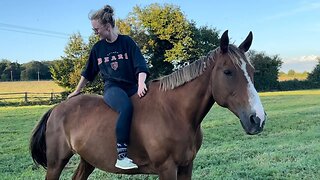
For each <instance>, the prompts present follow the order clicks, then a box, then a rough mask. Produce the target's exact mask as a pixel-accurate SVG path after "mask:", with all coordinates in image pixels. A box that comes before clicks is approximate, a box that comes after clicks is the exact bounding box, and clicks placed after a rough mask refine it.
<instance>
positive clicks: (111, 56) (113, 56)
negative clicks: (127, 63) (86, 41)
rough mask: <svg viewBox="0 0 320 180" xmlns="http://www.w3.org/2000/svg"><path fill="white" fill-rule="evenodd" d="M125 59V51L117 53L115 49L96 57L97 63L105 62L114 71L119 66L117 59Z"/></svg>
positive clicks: (126, 55) (126, 57)
mask: <svg viewBox="0 0 320 180" xmlns="http://www.w3.org/2000/svg"><path fill="white" fill-rule="evenodd" d="M127 59H128V54H127V53H119V52H117V51H114V52H110V53H108V54H107V56H106V57H103V58H98V59H97V61H98V65H100V64H102V63H106V64H107V65H110V67H111V68H112V69H113V70H115V71H116V70H117V69H118V67H119V63H118V61H122V60H127Z"/></svg>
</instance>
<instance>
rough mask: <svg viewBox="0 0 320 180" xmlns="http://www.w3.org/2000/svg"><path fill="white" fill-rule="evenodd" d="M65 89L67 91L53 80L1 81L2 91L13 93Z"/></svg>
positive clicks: (61, 90) (48, 91) (49, 91)
mask: <svg viewBox="0 0 320 180" xmlns="http://www.w3.org/2000/svg"><path fill="white" fill-rule="evenodd" d="M63 91H65V89H64V88H62V87H60V86H58V85H57V84H56V83H55V82H53V81H16V82H0V93H11V92H34V93H51V92H63Z"/></svg>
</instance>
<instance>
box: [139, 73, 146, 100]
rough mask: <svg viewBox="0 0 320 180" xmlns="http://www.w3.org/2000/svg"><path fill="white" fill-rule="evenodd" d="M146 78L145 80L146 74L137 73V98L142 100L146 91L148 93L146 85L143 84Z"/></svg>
mask: <svg viewBox="0 0 320 180" xmlns="http://www.w3.org/2000/svg"><path fill="white" fill-rule="evenodd" d="M146 78H147V74H146V73H144V72H141V73H139V76H138V92H137V94H138V96H139V97H140V98H142V97H143V96H144V95H146V93H147V91H148V88H147V85H146V83H145V81H146Z"/></svg>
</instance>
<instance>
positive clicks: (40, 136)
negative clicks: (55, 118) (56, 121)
mask: <svg viewBox="0 0 320 180" xmlns="http://www.w3.org/2000/svg"><path fill="white" fill-rule="evenodd" d="M53 109H54V107H53V108H51V109H49V110H48V111H47V112H46V113H45V114H44V115H43V116H42V118H41V120H40V122H39V123H38V125H37V126H36V127H35V128H34V130H33V132H32V136H31V139H30V153H31V157H32V159H33V162H34V163H35V164H37V165H41V166H43V167H44V168H45V169H46V168H47V156H46V151H47V144H46V129H47V121H48V118H49V116H50V114H51V112H52V110H53Z"/></svg>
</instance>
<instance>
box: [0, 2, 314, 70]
mask: <svg viewBox="0 0 320 180" xmlns="http://www.w3.org/2000/svg"><path fill="white" fill-rule="evenodd" d="M152 3H159V4H172V5H176V6H177V7H179V8H180V9H181V11H182V12H183V13H184V15H185V16H186V18H187V19H188V20H193V21H195V22H196V24H197V26H198V27H200V26H208V27H210V28H216V29H217V30H218V31H219V32H220V35H221V34H222V33H223V32H224V31H225V30H229V37H230V39H231V40H230V42H232V43H234V44H236V45H239V44H240V43H241V42H242V41H243V40H244V39H245V38H246V36H247V35H248V33H249V32H250V31H252V32H253V43H252V46H251V48H250V49H251V50H255V51H257V52H264V53H265V54H266V55H268V56H275V55H278V56H279V57H280V58H281V60H282V61H283V65H282V67H281V69H280V70H281V71H284V72H287V71H288V70H290V69H293V70H295V71H296V72H303V71H309V72H311V71H312V70H313V69H314V67H315V65H316V64H317V63H318V61H317V57H319V58H320V20H319V18H320V1H319V0H260V1H257V0H241V1H238V0H224V1H221V0H219V1H217V0H196V1H191V0H189V1H187V0H162V1H155V0H126V1H123V0H108V1H106V0H94V1H93V0H81V1H78V0H28V1H21V0H1V1H0V60H1V59H8V60H10V61H15V62H18V63H26V62H29V61H32V60H36V61H45V60H55V59H58V58H60V57H61V56H63V55H64V49H65V47H66V45H67V43H68V42H69V37H70V36H71V35H72V34H74V33H80V34H81V35H82V37H83V38H84V39H85V40H86V39H87V38H88V37H89V36H90V35H91V34H92V30H91V28H92V27H91V23H90V20H89V19H88V14H89V12H90V11H93V10H98V9H100V8H102V7H103V6H104V5H106V4H109V5H111V6H112V7H113V8H114V10H115V16H116V18H120V19H124V18H126V17H127V15H128V13H130V12H132V10H133V7H134V6H137V5H138V6H140V7H145V6H147V5H150V4H152Z"/></svg>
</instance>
